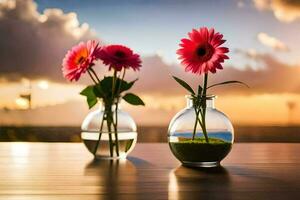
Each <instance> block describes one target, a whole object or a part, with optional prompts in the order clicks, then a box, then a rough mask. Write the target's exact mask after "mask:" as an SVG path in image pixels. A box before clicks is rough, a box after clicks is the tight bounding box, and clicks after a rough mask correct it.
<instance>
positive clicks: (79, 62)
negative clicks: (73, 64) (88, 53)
mask: <svg viewBox="0 0 300 200" xmlns="http://www.w3.org/2000/svg"><path fill="white" fill-rule="evenodd" d="M84 60H85V57H83V56H80V58H79V59H78V61H77V63H78V64H81V63H83V62H84Z"/></svg>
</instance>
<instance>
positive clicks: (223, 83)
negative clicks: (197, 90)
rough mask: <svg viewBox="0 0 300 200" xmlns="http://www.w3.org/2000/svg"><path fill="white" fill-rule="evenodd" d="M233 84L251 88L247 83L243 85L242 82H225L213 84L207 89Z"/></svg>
mask: <svg viewBox="0 0 300 200" xmlns="http://www.w3.org/2000/svg"><path fill="white" fill-rule="evenodd" d="M232 83H237V84H242V85H244V86H246V87H248V88H249V86H248V85H247V84H246V83H243V82H241V81H225V82H221V83H216V84H213V85H211V86H209V87H208V88H207V89H209V88H212V87H215V86H219V85H226V84H232Z"/></svg>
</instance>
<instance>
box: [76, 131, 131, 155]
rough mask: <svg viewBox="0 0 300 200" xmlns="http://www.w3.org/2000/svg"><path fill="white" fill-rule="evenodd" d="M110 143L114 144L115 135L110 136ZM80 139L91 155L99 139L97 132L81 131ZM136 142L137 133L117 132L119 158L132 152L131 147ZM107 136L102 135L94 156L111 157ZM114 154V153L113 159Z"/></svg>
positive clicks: (106, 134) (105, 134)
mask: <svg viewBox="0 0 300 200" xmlns="http://www.w3.org/2000/svg"><path fill="white" fill-rule="evenodd" d="M111 137H112V141H113V143H115V134H114V133H112V134H111ZM81 138H82V140H83V143H84V144H85V146H86V147H87V149H88V150H89V151H90V152H91V153H93V152H94V150H95V148H96V145H97V142H98V139H99V132H97V131H89V132H87V131H83V132H81ZM136 141H137V132H119V133H118V144H119V157H126V155H127V154H128V153H130V151H132V149H133V147H134V146H135V144H136ZM109 147H110V146H109V134H108V133H102V135H101V140H100V142H99V145H98V149H97V153H96V155H97V156H99V157H111V156H110V150H109V149H110V148H109ZM115 156H116V153H115V152H114V157H115Z"/></svg>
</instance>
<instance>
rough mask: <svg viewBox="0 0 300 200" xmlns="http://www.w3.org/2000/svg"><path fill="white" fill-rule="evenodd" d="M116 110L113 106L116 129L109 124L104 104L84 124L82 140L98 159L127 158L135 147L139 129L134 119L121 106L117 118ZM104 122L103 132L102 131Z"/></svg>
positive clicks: (91, 113)
mask: <svg viewBox="0 0 300 200" xmlns="http://www.w3.org/2000/svg"><path fill="white" fill-rule="evenodd" d="M115 110H116V109H115V106H112V107H111V112H110V113H111V116H112V118H113V121H114V122H115V125H116V126H115V127H114V125H113V124H112V123H111V124H109V123H108V122H107V121H108V120H107V118H108V116H107V108H105V106H104V104H103V103H102V105H101V106H100V108H99V109H98V110H95V111H92V112H90V113H89V114H88V115H87V116H86V118H85V119H84V120H83V122H82V125H81V139H82V141H83V143H84V144H85V146H86V148H87V149H88V150H89V152H91V153H92V154H94V156H95V158H97V159H119V158H126V156H127V155H128V154H129V153H130V152H131V151H132V150H133V148H134V147H135V144H136V141H137V127H136V124H135V122H134V120H133V118H132V117H131V116H130V115H129V114H128V113H126V112H124V111H122V110H121V109H120V104H118V108H117V116H116V112H115ZM103 117H104V118H103ZM116 118H117V123H116ZM102 120H103V125H102V131H100V129H101V124H102ZM99 133H100V134H99Z"/></svg>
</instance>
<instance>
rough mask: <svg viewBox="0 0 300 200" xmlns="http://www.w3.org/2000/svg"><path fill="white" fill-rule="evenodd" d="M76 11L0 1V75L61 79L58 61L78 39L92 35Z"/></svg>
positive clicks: (15, 0)
mask: <svg viewBox="0 0 300 200" xmlns="http://www.w3.org/2000/svg"><path fill="white" fill-rule="evenodd" d="M94 37H95V34H94V33H93V31H92V30H91V29H90V28H89V26H88V24H86V23H83V24H80V23H79V21H78V19H77V15H76V13H72V12H71V13H64V12H63V11H62V10H60V9H46V10H44V11H43V13H40V12H39V11H38V10H37V4H36V3H35V2H34V1H33V0H2V1H0V60H1V63H0V75H2V76H5V77H6V78H7V79H9V78H13V77H15V78H18V77H20V76H26V77H48V78H50V79H54V80H62V79H63V78H62V75H61V61H62V59H63V56H64V55H65V53H66V51H67V50H68V49H69V48H70V47H71V46H73V45H74V44H76V43H78V42H79V41H81V40H87V39H90V38H94Z"/></svg>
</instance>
